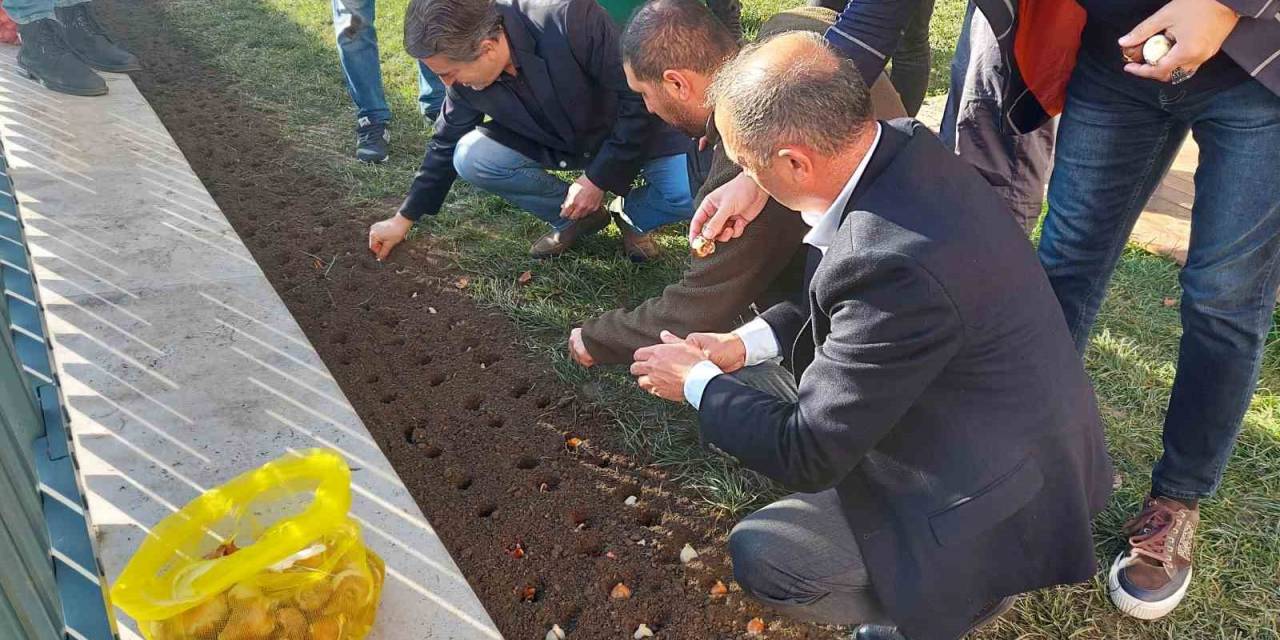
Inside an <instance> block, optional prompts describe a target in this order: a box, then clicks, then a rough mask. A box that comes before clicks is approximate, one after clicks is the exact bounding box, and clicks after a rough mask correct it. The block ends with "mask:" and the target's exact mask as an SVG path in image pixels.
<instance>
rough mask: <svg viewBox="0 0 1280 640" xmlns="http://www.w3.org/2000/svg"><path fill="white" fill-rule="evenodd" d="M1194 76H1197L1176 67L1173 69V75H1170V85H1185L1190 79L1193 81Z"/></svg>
mask: <svg viewBox="0 0 1280 640" xmlns="http://www.w3.org/2000/svg"><path fill="white" fill-rule="evenodd" d="M1193 75H1195V74H1194V73H1187V71H1186V70H1185V69H1183V68H1182V67H1174V68H1173V73H1171V74H1170V75H1169V83H1170V84H1182V83H1184V82H1186V81H1188V80H1190V79H1191V76H1193Z"/></svg>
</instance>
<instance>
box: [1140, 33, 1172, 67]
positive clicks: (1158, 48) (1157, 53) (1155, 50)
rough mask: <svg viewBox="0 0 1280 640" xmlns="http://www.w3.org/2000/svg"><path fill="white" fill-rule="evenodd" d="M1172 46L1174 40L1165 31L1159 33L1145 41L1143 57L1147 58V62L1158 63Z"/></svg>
mask: <svg viewBox="0 0 1280 640" xmlns="http://www.w3.org/2000/svg"><path fill="white" fill-rule="evenodd" d="M1172 48H1173V41H1172V40H1170V39H1169V37H1168V36H1166V35H1164V34H1163V33H1157V34H1156V35H1154V36H1151V37H1150V38H1148V39H1147V41H1146V42H1145V43H1143V45H1142V59H1143V60H1146V61H1147V64H1156V63H1158V62H1160V58H1163V57H1164V56H1165V54H1167V53H1169V50H1170V49H1172Z"/></svg>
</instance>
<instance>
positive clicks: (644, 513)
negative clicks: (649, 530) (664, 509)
mask: <svg viewBox="0 0 1280 640" xmlns="http://www.w3.org/2000/svg"><path fill="white" fill-rule="evenodd" d="M660 522H662V514H661V513H658V512H657V511H654V510H653V509H646V508H644V507H640V508H638V509H637V510H636V524H638V525H640V526H642V527H653V526H656V525H657V524H658V523H660Z"/></svg>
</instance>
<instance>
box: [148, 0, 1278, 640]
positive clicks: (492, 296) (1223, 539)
mask: <svg viewBox="0 0 1280 640" xmlns="http://www.w3.org/2000/svg"><path fill="white" fill-rule="evenodd" d="M378 4H379V9H380V15H379V16H378V21H377V23H378V27H379V29H380V30H381V32H382V33H381V40H382V42H383V49H382V59H383V73H384V77H385V81H386V84H387V88H388V93H389V99H390V101H391V105H392V109H393V111H394V113H395V120H394V123H393V128H392V135H393V149H392V154H393V155H392V160H391V162H389V163H387V164H384V165H381V166H366V165H360V164H357V163H356V162H354V161H352V160H349V159H348V156H349V154H350V151H351V145H352V134H351V130H352V124H353V123H352V114H351V105H350V101H349V100H348V98H347V96H346V93H345V90H344V88H343V85H342V80H341V75H340V71H339V69H338V65H337V57H336V54H335V52H334V38H333V31H332V25H331V22H330V18H329V4H328V3H324V2H314V1H313V0H308V1H303V0H211V1H210V0H171V1H170V2H169V3H167V4H164V5H156V10H157V11H161V10H163V11H165V12H166V15H167V17H168V20H169V22H170V26H171V28H173V29H176V30H179V31H180V32H181V33H182V34H183V36H184V37H185V39H186V40H187V41H188V42H189V43H190V46H192V47H194V48H195V50H196V51H198V52H199V53H200V55H201V57H202V59H204V60H206V61H207V62H208V63H209V64H210V65H212V66H213V67H215V68H216V69H218V70H219V71H220V72H221V73H222V74H223V75H224V76H225V77H227V78H232V79H234V80H235V82H236V83H237V84H238V89H239V90H240V91H242V92H243V94H244V95H245V96H246V98H247V99H248V100H250V101H251V102H252V103H253V104H254V105H256V106H257V107H259V108H260V109H261V110H262V111H264V112H265V113H267V114H268V117H267V118H265V119H264V123H263V126H270V127H279V128H280V129H281V130H282V131H283V133H284V135H285V137H286V138H287V139H288V140H290V141H292V142H293V144H294V146H295V151H296V154H295V157H296V161H298V162H300V163H305V166H307V167H308V168H309V169H311V170H314V171H317V172H322V173H324V174H326V175H328V176H330V177H332V178H333V179H335V180H337V181H338V182H339V183H340V184H342V185H345V186H346V187H348V188H349V191H350V194H351V195H350V202H351V204H352V206H353V208H354V207H368V206H370V205H380V206H385V207H386V211H387V213H388V214H389V213H391V212H392V210H393V209H392V205H387V204H386V203H387V202H389V199H390V198H394V197H398V196H400V195H402V194H403V191H404V189H405V187H406V186H407V185H408V182H409V180H410V177H411V175H412V172H413V170H414V168H415V167H416V165H417V163H418V160H419V158H420V153H421V150H422V149H423V146H424V142H425V140H426V134H427V131H426V129H425V127H424V126H423V125H422V123H421V122H420V121H419V119H418V117H417V115H416V112H415V106H414V105H415V95H416V90H417V89H416V81H415V70H414V66H413V63H412V60H410V59H409V58H408V56H407V55H406V54H405V53H404V52H403V50H402V49H401V48H400V46H399V42H400V33H401V15H400V14H401V12H402V10H403V6H404V5H405V4H406V0H387V1H385V2H383V1H380V2H379V3H378ZM793 4H797V3H795V2H793V1H790V0H784V1H782V2H778V1H776V0H775V1H770V0H747V2H746V7H745V9H744V18H745V22H746V24H747V25H748V27H749V28H754V27H755V26H757V25H758V24H759V22H760V20H761V19H762V18H764V17H767V16H768V15H770V14H772V13H773V12H775V11H777V10H778V9H779V8H782V7H785V6H790V5H793ZM963 10H964V3H963V2H961V1H960V0H939V2H938V6H937V10H936V13H935V18H934V22H933V33H932V38H931V40H932V45H933V49H934V64H933V67H934V70H933V78H932V79H933V83H932V86H931V88H930V93H931V94H938V93H944V92H945V91H946V86H945V85H946V78H947V74H946V69H947V65H948V64H949V60H950V56H951V52H952V51H953V49H954V42H955V38H956V36H957V34H958V33H959V21H960V19H961V16H962V15H963ZM286 157H289V156H286ZM421 231H423V232H425V233H430V234H432V235H434V236H436V237H438V238H440V239H442V240H443V241H444V243H445V246H447V247H453V248H455V249H465V250H458V251H456V252H455V253H456V256H457V261H458V264H459V265H460V267H461V268H462V269H464V270H466V271H468V272H470V273H471V274H472V282H473V285H472V286H471V287H470V289H469V290H470V291H471V292H472V293H473V294H474V295H475V296H476V298H477V299H478V300H479V301H480V302H481V303H482V304H485V305H491V306H493V307H496V308H498V309H501V310H502V311H503V312H505V313H506V314H507V316H508V317H510V319H511V320H512V321H513V322H515V323H517V324H518V325H519V326H520V327H521V328H523V329H524V330H525V331H524V335H526V336H527V343H528V347H529V348H530V349H531V350H533V351H534V352H537V353H538V354H541V355H542V356H543V357H545V358H546V359H547V361H548V363H549V364H550V365H551V366H552V367H553V368H554V370H555V371H556V373H557V374H558V375H560V376H562V377H563V378H564V379H566V380H567V381H569V382H570V383H571V384H574V385H575V386H577V388H578V389H579V390H580V393H581V395H582V396H583V397H584V398H588V399H592V400H595V401H597V402H599V403H600V404H601V405H602V406H604V407H607V408H608V409H609V410H611V411H612V412H613V415H614V416H615V417H616V421H617V425H618V432H619V434H620V435H621V437H622V438H623V439H624V440H625V442H626V443H627V445H628V446H629V447H630V448H631V449H632V451H633V452H634V453H636V454H637V455H638V456H640V457H641V459H644V460H648V461H649V462H651V463H653V464H657V465H661V466H662V467H664V468H666V469H667V470H668V471H670V472H671V473H672V475H673V476H674V477H675V478H676V479H677V480H678V481H679V482H681V483H683V484H684V485H685V486H686V487H688V488H689V489H690V490H691V491H693V492H695V493H696V494H697V495H700V496H701V497H703V498H704V499H705V500H706V501H707V502H708V503H709V504H710V505H713V506H714V507H715V508H718V509H723V510H725V511H726V512H729V513H733V514H740V513H742V512H743V511H745V510H747V509H750V508H752V507H754V506H758V505H759V504H760V503H761V502H762V501H764V500H767V499H768V498H770V497H772V496H775V495H777V494H778V492H779V490H778V489H777V488H776V487H774V486H772V485H771V484H770V483H769V482H767V481H765V480H763V479H762V478H760V477H759V476H756V475H755V474H752V473H750V472H746V471H743V470H741V469H739V468H736V467H734V466H732V465H730V464H728V463H726V462H725V461H724V460H722V459H720V458H718V457H715V456H710V455H706V454H704V453H703V452H702V451H701V450H700V449H699V448H698V447H697V446H696V442H697V439H696V435H695V429H696V424H695V420H694V416H693V415H692V413H691V412H690V411H689V410H687V409H685V408H684V407H681V406H678V405H674V404H670V403H664V402H660V401H656V400H654V399H652V398H650V397H648V396H647V395H645V394H643V393H640V392H638V391H637V390H636V389H635V387H634V386H633V385H632V384H631V381H630V378H629V376H627V375H625V371H623V370H620V369H619V370H610V371H592V372H584V371H582V370H580V369H578V368H576V367H574V366H573V365H571V364H570V363H569V362H568V361H567V360H566V358H565V357H564V353H563V352H564V338H565V336H566V335H567V333H568V331H569V329H570V328H571V327H573V326H575V325H577V324H578V323H580V322H581V321H582V320H584V319H586V318H588V317H591V316H592V315H594V314H597V313H600V312H602V311H604V310H606V309H611V308H614V307H617V306H620V305H633V304H635V303H637V302H639V301H641V300H643V299H645V298H646V297H648V296H651V295H654V294H656V293H658V292H659V291H660V290H661V288H662V287H663V286H664V285H665V284H666V283H668V282H671V281H672V280H674V279H676V278H677V276H678V274H679V273H680V271H681V269H682V268H683V266H684V264H685V260H686V259H685V258H684V256H685V249H686V248H685V246H684V242H683V241H682V239H681V236H682V230H672V231H671V232H669V233H668V234H667V235H666V236H664V237H663V238H662V239H661V242H662V243H663V244H664V245H665V246H666V248H667V249H669V251H668V253H667V257H666V258H664V259H662V260H661V261H658V262H657V263H654V264H648V265H644V266H634V265H631V264H629V263H627V262H626V261H624V260H622V259H620V251H619V247H618V244H619V243H618V239H617V237H616V235H614V236H608V235H606V236H603V237H598V238H592V239H590V240H589V241H587V242H586V243H585V244H584V246H583V247H582V249H581V250H579V251H576V252H574V253H573V254H572V256H571V257H569V258H567V259H561V260H555V261H549V262H541V263H539V262H534V261H532V260H530V259H528V258H527V257H526V255H525V251H526V249H527V247H528V245H529V243H530V241H532V239H533V238H535V237H536V236H537V235H538V234H540V233H541V232H542V228H541V226H540V223H537V222H536V221H534V220H533V218H532V217H530V216H528V215H523V214H520V213H518V212H516V211H513V210H512V209H511V208H510V207H508V206H507V205H505V204H504V203H503V202H502V201H500V200H498V199H496V198H493V197H489V196H484V195H480V194H477V193H476V192H475V191H473V190H471V189H469V188H468V187H467V186H466V185H464V184H462V183H459V184H458V186H456V187H455V188H454V192H453V195H452V196H451V198H450V201H449V203H448V205H447V209H446V211H445V212H444V213H443V214H442V215H440V216H438V217H435V218H433V219H430V220H428V221H426V222H425V223H424V225H423V228H422V230H421ZM364 241H365V239H364V238H363V237H352V239H351V242H352V245H353V246H360V245H363V243H364ZM525 270H532V271H533V273H534V278H533V281H532V282H531V283H530V284H529V285H526V286H518V285H517V284H516V277H517V275H518V274H520V273H521V272H523V271H525ZM388 277H391V276H388ZM406 277H408V276H406ZM1178 295H1179V292H1178V283H1177V267H1176V265H1174V264H1173V263H1171V262H1169V261H1167V260H1165V259H1162V258H1158V257H1154V256H1151V255H1148V254H1146V253H1143V252H1141V251H1139V250H1137V249H1131V250H1129V251H1128V252H1127V253H1126V254H1125V255H1124V257H1123V259H1122V261H1121V264H1120V266H1119V269H1118V271H1117V273H1116V276H1115V280H1114V283H1113V286H1112V294H1111V297H1110V299H1109V300H1108V302H1107V304H1106V306H1105V307H1104V309H1103V312H1102V316H1101V318H1100V320H1099V323H1098V331H1097V334H1096V335H1095V337H1094V339H1093V346H1092V348H1091V350H1090V353H1089V356H1088V366H1089V370H1090V373H1091V374H1092V376H1093V379H1094V381H1095V383H1096V386H1097V390H1098V394H1099V398H1100V401H1101V404H1102V409H1103V413H1104V417H1105V418H1106V422H1107V426H1108V436H1109V441H1110V446H1111V450H1112V452H1113V455H1114V459H1115V463H1116V466H1117V469H1118V471H1119V472H1120V473H1121V474H1122V477H1123V486H1122V487H1121V489H1120V490H1119V491H1117V493H1116V496H1115V498H1114V499H1113V500H1112V502H1111V506H1110V508H1109V509H1108V510H1107V511H1106V512H1105V513H1104V514H1103V515H1102V516H1101V517H1100V518H1099V520H1098V527H1097V530H1098V532H1099V533H1098V536H1097V544H1098V550H1099V554H1100V555H1101V556H1103V557H1104V558H1105V559H1106V560H1108V561H1109V559H1110V557H1111V556H1113V555H1114V553H1115V552H1116V550H1117V549H1118V548H1119V542H1118V540H1117V539H1116V537H1115V535H1114V534H1115V532H1116V531H1117V529H1118V526H1119V524H1120V523H1121V522H1122V521H1123V520H1124V518H1126V517H1127V516H1128V515H1129V514H1130V512H1131V511H1132V510H1133V509H1134V507H1135V506H1136V505H1137V504H1138V503H1139V501H1140V499H1141V496H1142V495H1143V493H1144V492H1145V490H1146V488H1147V474H1148V473H1149V470H1150V467H1151V464H1152V463H1153V462H1154V460H1155V458H1156V457H1157V455H1158V454H1159V451H1160V425H1161V420H1162V417H1163V413H1164V408H1165V404H1166V402H1167V399H1168V393H1169V386H1170V384H1171V382H1172V380H1173V373H1174V362H1175V359H1176V354H1177V340H1178V335H1179V325H1178V312H1177V309H1176V308H1170V307H1167V306H1165V305H1164V304H1163V301H1164V300H1165V299H1166V298H1173V299H1177V298H1178ZM1202 533H1203V535H1202V537H1201V539H1200V547H1199V551H1198V557H1199V562H1198V564H1197V566H1196V572H1197V573H1196V579H1195V582H1194V585H1193V587H1192V589H1191V592H1190V595H1189V596H1188V598H1187V601H1186V602H1185V603H1184V604H1183V606H1182V607H1181V608H1179V609H1178V610H1177V612H1176V613H1174V614H1173V615H1171V616H1169V617H1168V618H1166V619H1165V620H1162V621H1160V622H1156V623H1140V622H1138V621H1134V620H1131V619H1128V618H1125V617H1123V616H1121V615H1118V614H1117V613H1116V612H1115V610H1114V609H1113V608H1112V607H1111V606H1110V604H1109V602H1107V600H1106V597H1105V595H1104V594H1103V592H1102V589H1101V586H1100V585H1101V582H1100V581H1095V583H1094V584H1091V585H1085V586H1081V587H1075V588H1064V589H1057V590H1053V591H1048V592H1044V593H1040V594H1036V595H1033V596H1031V597H1028V598H1024V599H1023V601H1022V602H1021V603H1020V604H1019V606H1018V610H1017V615H1015V616H1009V618H1008V620H1007V621H1002V622H1001V623H1000V625H998V626H997V627H994V628H992V629H990V630H988V631H986V632H984V633H983V634H982V637H984V638H1046V639H1059V638H1177V639H1183V638H1241V639H1276V638H1280V622H1277V621H1278V620H1280V334H1277V333H1274V332H1273V334H1272V339H1271V342H1270V344H1269V346H1268V350H1267V354H1266V361H1265V371H1264V374H1263V380H1262V383H1261V386H1260V389H1259V391H1258V392H1257V394H1256V396H1255V398H1254V403H1253V407H1252V409H1251V410H1250V412H1249V415H1248V417H1247V419H1246V424H1245V427H1244V431H1243V433H1242V434H1241V437H1240V442H1239V445H1238V447H1237V449H1236V453H1235V456H1234V457H1233V458H1232V460H1231V463H1230V466H1229V468H1228V471H1227V475H1226V479H1225V481H1224V483H1223V486H1222V490H1221V491H1220V493H1219V494H1218V496H1217V497H1216V499H1214V500H1212V501H1209V502H1206V503H1205V505H1204V507H1203V525H1202ZM1043 542H1044V544H1045V545H1046V550H1047V551H1049V550H1051V547H1052V545H1053V541H1052V540H1045V541H1043Z"/></svg>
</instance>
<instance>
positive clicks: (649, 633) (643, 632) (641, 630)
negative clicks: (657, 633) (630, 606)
mask: <svg viewBox="0 0 1280 640" xmlns="http://www.w3.org/2000/svg"><path fill="white" fill-rule="evenodd" d="M631 637H632V638H635V640H640V638H652V637H653V630H652V629H650V628H649V625H647V624H644V623H643V622H642V623H640V626H638V627H636V632H635V633H633V634H631Z"/></svg>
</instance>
